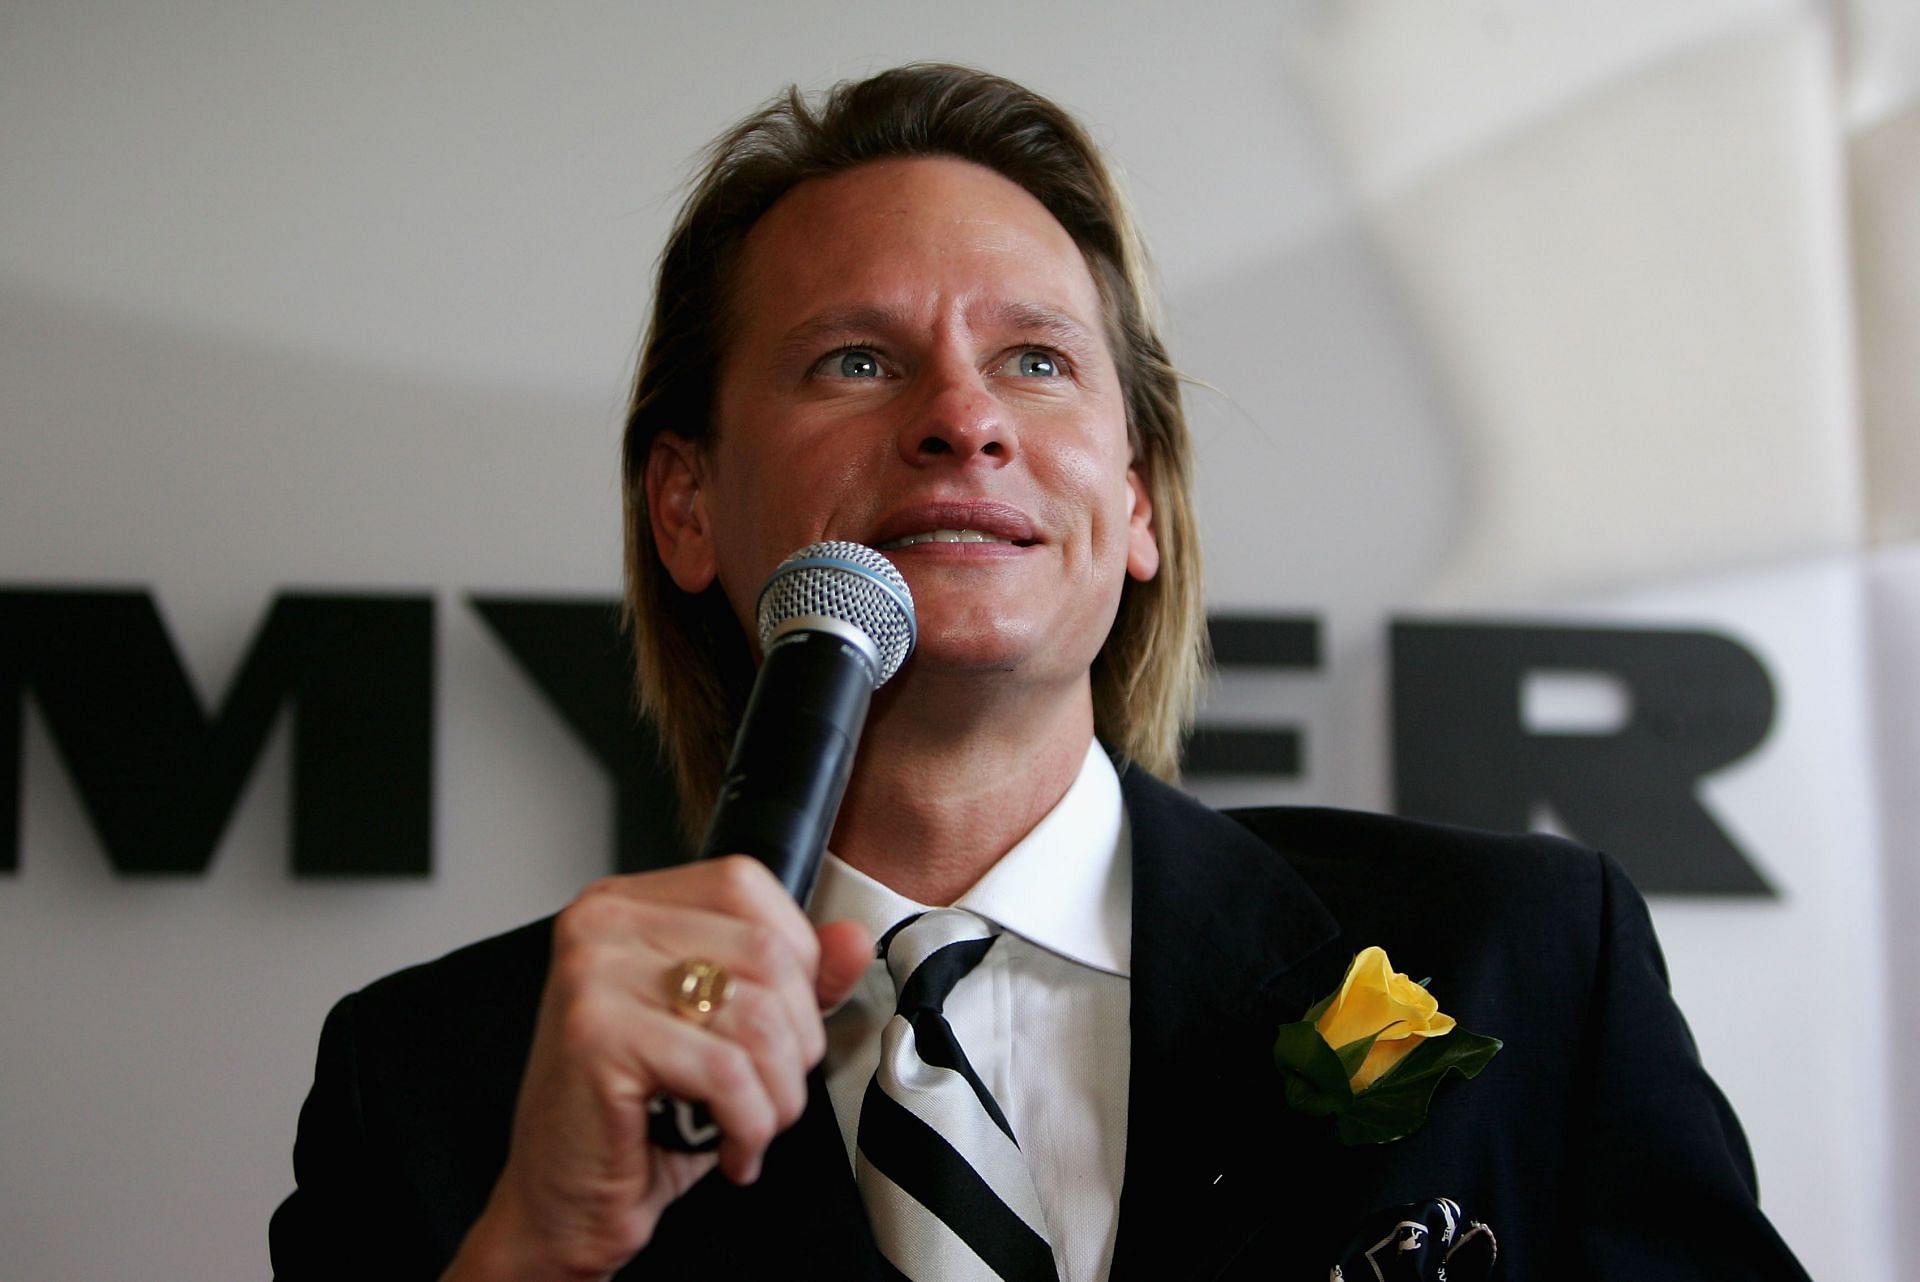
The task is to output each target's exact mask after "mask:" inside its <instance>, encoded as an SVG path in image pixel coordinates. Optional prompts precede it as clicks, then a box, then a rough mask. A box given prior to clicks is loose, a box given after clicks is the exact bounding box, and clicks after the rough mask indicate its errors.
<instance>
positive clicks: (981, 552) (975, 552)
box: [878, 543, 1034, 561]
mask: <svg viewBox="0 0 1920 1282" xmlns="http://www.w3.org/2000/svg"><path fill="white" fill-rule="evenodd" d="M1033 548H1034V545H1033V544H1028V545H1027V546H1025V547H1022V546H1020V545H1019V544H1017V543H910V544H908V545H907V546H906V547H903V548H880V549H878V551H879V552H880V554H881V555H882V556H885V557H889V558H891V559H893V560H896V561H897V560H899V559H900V558H901V557H916V558H917V557H938V558H940V559H941V560H965V561H972V560H980V559H986V560H996V559H999V558H1002V557H1009V556H1018V555H1020V554H1021V553H1023V552H1031V551H1032V550H1033Z"/></svg>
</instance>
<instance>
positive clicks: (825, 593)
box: [698, 542, 918, 906]
mask: <svg viewBox="0 0 1920 1282" xmlns="http://www.w3.org/2000/svg"><path fill="white" fill-rule="evenodd" d="M757 613H758V616H759V625H760V650H761V653H762V655H763V656H764V659H763V661H762V662H761V665H760V674H759V676H758V677H756V678H755V679H754V683H753V693H752V695H751V696H750V697H749V698H748V700H747V710H746V714H745V715H744V716H743V717H742V718H741V719H740V732H739V734H738V736H737V737H736V738H735V739H734V741H733V756H732V758H731V759H730V760H729V761H728V762H727V773H726V777H725V779H724V780H723V781H722V783H721V785H720V798H719V800H718V802H716V803H715V805H714V808H713V815H712V817H711V818H710V819H709V821H708V823H707V832H706V836H705V837H704V838H703V839H702V840H701V842H700V852H699V855H698V858H701V859H712V858H715V857H716V856H719V855H730V854H736V853H739V854H747V855H751V856H753V857H754V858H755V859H758V860H759V861H760V862H761V863H763V864H765V865H766V866H767V867H768V868H770V869H771V870H772V871H773V875H774V876H776V877H778V878H779V879H780V884H781V885H783V886H785V887H786V888H787V891H788V893H789V894H791V895H792V896H793V897H794V899H795V900H797V901H798V902H799V903H800V904H801V905H802V906H805V904H806V902H807V900H808V898H809V897H810V896H811V895H812V894H813V882H814V878H815V877H816V876H817V875H818V874H819V871H820V857H821V855H822V853H823V852H824V851H825V850H826V846H827V838H828V836H829V835H831V834H832V832H833V821H834V818H835V816H837V815H838V814H839V813H840V799H841V797H842V796H844V795H845V793H846V790H847V776H848V775H849V774H850V773H852V770H853V757H854V753H855V752H856V751H857V750H858V748H859V746H860V731H861V729H862V727H864V726H865V724H866V720H867V705H868V703H869V702H870V701H871V700H872V698H873V692H874V690H875V689H877V688H878V687H880V686H882V685H884V684H886V682H887V681H888V680H889V679H890V678H891V677H892V676H893V674H894V673H896V672H898V671H899V670H900V665H901V664H902V663H904V662H906V658H907V655H908V654H910V653H911V652H912V650H913V643H914V640H915V638H916V636H917V635H918V631H917V625H916V623H915V621H914V616H913V594H912V593H911V592H909V591H908V590H907V581H906V580H905V579H903V578H901V577H900V571H899V570H897V569H895V568H894V565H893V562H891V561H889V560H887V558H886V557H884V556H882V555H880V553H878V552H876V551H874V550H873V549H872V548H870V547H865V546H863V545H862V544H859V543H841V542H833V543H814V544H811V545H809V546H807V547H803V548H801V549H800V550H799V551H798V552H795V553H794V554H793V555H792V556H790V557H788V558H787V559H786V560H784V561H782V562H781V563H780V564H779V565H778V566H776V567H775V568H774V571H773V573H772V574H771V575H769V576H768V577H767V582H766V584H765V586H763V587H762V588H761V589H760V599H759V604H758V607H757Z"/></svg>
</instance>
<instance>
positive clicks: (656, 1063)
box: [634, 1007, 780, 1184]
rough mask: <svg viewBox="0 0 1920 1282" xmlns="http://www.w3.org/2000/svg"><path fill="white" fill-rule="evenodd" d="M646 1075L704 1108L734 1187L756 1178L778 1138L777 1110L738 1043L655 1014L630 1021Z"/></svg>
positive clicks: (723, 1167) (646, 1013)
mask: <svg viewBox="0 0 1920 1282" xmlns="http://www.w3.org/2000/svg"><path fill="white" fill-rule="evenodd" d="M634 1034H635V1038H636V1040H637V1041H639V1042H641V1043H643V1044H644V1045H645V1046H646V1048H647V1050H646V1052H645V1054H644V1057H643V1058H644V1061H645V1069H646V1070H647V1071H646V1076H648V1077H651V1078H652V1080H653V1081H654V1082H655V1083H657V1084H658V1085H659V1086H660V1087H661V1088H662V1089H664V1090H665V1091H666V1092H667V1093H668V1094H670V1095H672V1096H674V1097H675V1098H676V1099H681V1100H686V1101H689V1102H696V1101H697V1102H699V1103H702V1104H705V1105H706V1106H707V1111H708V1112H710V1113H711V1114H712V1115H713V1121H714V1124H715V1125H716V1126H718V1127H719V1128H720V1133H721V1141H720V1148H719V1158H720V1168H721V1170H722V1171H724V1172H725V1173H726V1176H727V1178H728V1179H730V1180H733V1181H734V1182H735V1183H737V1184H745V1183H751V1182H752V1181H753V1179H754V1178H756V1177H757V1176H758V1174H759V1169H760V1157H761V1155H762V1154H763V1153H765V1151H766V1147H767V1145H768V1144H770V1143H772V1141H773V1137H774V1136H775V1135H776V1134H778V1133H779V1130H780V1126H779V1109H778V1107H777V1106H776V1105H775V1103H774V1100H773V1097H772V1095H771V1094H770V1093H769V1091H768V1089H767V1086H766V1083H765V1081H763V1080H762V1078H761V1076H760V1070H759V1066H758V1065H757V1064H755V1063H754V1060H753V1057H752V1055H750V1054H749V1053H748V1052H747V1050H746V1049H745V1048H744V1047H742V1046H741V1045H740V1044H739V1043H737V1042H734V1041H731V1040H729V1039H727V1038H724V1037H717V1036H714V1035H713V1034H712V1033H710V1032H708V1031H706V1030H704V1029H700V1028H696V1027H694V1026H693V1025H692V1024H689V1023H687V1022H686V1021H685V1020H682V1019H678V1018H676V1017H675V1016H672V1015H669V1014H666V1013H665V1012H661V1011H653V1010H650V1009H647V1008H644V1007H643V1008H641V1010H640V1011H639V1012H637V1014H636V1016H635V1020H634Z"/></svg>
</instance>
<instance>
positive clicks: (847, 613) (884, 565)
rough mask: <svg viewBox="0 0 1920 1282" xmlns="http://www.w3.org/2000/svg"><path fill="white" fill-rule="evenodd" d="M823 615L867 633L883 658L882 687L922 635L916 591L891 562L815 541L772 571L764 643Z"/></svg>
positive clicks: (763, 602) (763, 607)
mask: <svg viewBox="0 0 1920 1282" xmlns="http://www.w3.org/2000/svg"><path fill="white" fill-rule="evenodd" d="M805 615H824V616H826V617H827V618H830V619H837V620H839V621H840V622H841V623H847V624H851V625H853V626H854V627H856V628H858V629H860V631H862V632H863V633H865V634H866V636H867V638H868V639H869V640H870V641H872V642H873V648H874V649H875V650H876V651H877V652H878V653H879V656H880V673H879V678H878V680H876V681H875V683H874V684H876V685H884V684H886V682H887V681H888V680H890V679H891V678H892V677H893V674H894V673H896V672H898V671H899V670H900V665H901V664H903V663H905V662H906V661H907V656H908V655H909V654H911V653H913V643H914V640H915V639H916V638H917V637H918V635H919V629H918V625H917V624H916V623H915V621H914V617H913V593H912V592H910V591H908V590H907V581H906V580H905V579H903V578H901V577H900V571H899V570H897V569H895V568H894V564H893V562H891V561H889V560H887V558H886V557H884V556H882V555H881V554H880V553H878V552H876V551H874V550H873V549H872V548H870V547H868V546H866V545H865V544H864V543H844V542H838V541H835V542H827V543H812V544H808V545H807V546H806V547H803V548H801V549H800V550H799V551H798V552H795V553H794V554H793V555H792V556H790V557H788V558H787V559H786V560H784V561H782V562H781V563H780V564H779V565H778V566H776V567H774V571H773V573H772V574H770V575H768V576H767V582H766V585H765V586H764V587H762V588H761V589H760V605H759V616H760V645H761V648H762V649H765V648H766V647H767V646H768V645H770V644H771V643H772V641H773V634H774V631H775V629H777V628H779V627H780V625H781V624H783V623H786V622H788V621H789V620H792V619H797V618H801V617H802V616H805Z"/></svg>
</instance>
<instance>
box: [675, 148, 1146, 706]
mask: <svg viewBox="0 0 1920 1282" xmlns="http://www.w3.org/2000/svg"><path fill="white" fill-rule="evenodd" d="M732 303H733V307H732V310H733V321H734V325H733V333H732V340H731V342H730V344H729V346H728V349H727V352H726V355H725V357H724V359H723V361H722V364H721V368H720V371H719V384H718V387H717V388H716V395H715V421H714V425H713V426H714V436H713V438H712V442H711V445H710V448H709V450H708V451H707V452H706V453H705V454H700V453H698V452H695V451H693V450H691V449H689V448H686V447H685V445H684V443H683V442H679V441H677V440H671V439H670V440H668V441H666V442H664V443H663V444H662V445H661V446H659V447H657V451H656V466H655V468H654V469H653V470H652V472H653V473H654V474H659V475H660V476H662V477H666V478H672V477H678V483H677V484H666V483H665V482H664V481H663V482H662V484H663V485H665V488H664V490H662V491H661V492H655V488H656V487H655V486H654V484H653V482H654V476H653V475H652V474H650V495H651V497H652V499H653V502H654V506H655V509H656V514H657V515H656V531H658V530H659V529H660V514H661V512H662V509H663V508H665V509H666V510H665V512H664V515H665V517H666V518H667V519H668V520H669V521H671V520H672V519H674V518H675V517H676V515H684V516H685V517H686V518H688V519H687V520H686V521H684V522H683V523H682V533H683V534H684V535H685V537H677V538H662V540H661V546H662V554H663V557H664V559H665V560H666V562H667V566H668V569H669V571H670V572H671V573H672V574H673V576H674V578H675V581H676V582H677V583H678V584H679V586H680V587H681V588H682V589H684V590H688V591H699V590H701V589H702V588H704V587H705V586H706V585H707V584H708V583H710V582H711V581H712V579H713V577H714V576H715V575H717V576H718V578H719V581H720V583H721V585H722V587H723V588H724V589H725V591H726V594H727V597H728V599H729V600H730V601H731V602H732V603H733V606H734V609H735V611H736V613H738V614H739V615H740V617H741V619H742V622H743V624H746V625H748V627H749V634H751V625H750V622H749V621H750V620H751V617H752V610H753V605H754V599H755V596H756V595H757V593H758V591H759V588H760V585H761V583H762V582H763V581H764V580H765V578H766V576H767V574H768V573H769V572H770V571H771V570H772V569H773V567H774V566H775V565H776V564H778V563H779V561H780V560H782V559H783V558H784V557H786V556H787V555H788V554H789V553H791V552H793V551H794V550H795V549H797V548H800V547H803V546H805V545H806V544H809V543H814V542H817V541H819V540H822V539H849V540H852V541H854V542H857V543H867V544H871V545H873V546H875V547H877V548H879V549H881V550H882V551H883V552H885V553H886V555H887V556H888V557H890V558H891V559H892V560H893V562H894V563H895V564H896V565H898V566H899V568H900V572H901V573H902V574H903V575H905V576H906V579H907V582H908V584H909V585H910V586H911V587H912V589H913V596H914V601H915V604H916V607H917V611H918V615H919V621H920V634H921V639H920V645H919V649H918V651H917V652H916V654H917V657H916V659H915V661H914V662H915V667H916V668H919V669H922V670H924V669H926V668H928V667H930V666H933V665H938V666H941V667H959V668H973V669H989V670H1000V671H1009V672H1016V673H1023V674H1026V675H1029V676H1036V677H1038V676H1046V675H1054V676H1064V677H1066V678H1069V679H1082V680H1083V679H1084V678H1085V675H1086V671H1087V668H1088V665H1089V664H1091V662H1092V661H1093V658H1094V656H1095V655H1096V654H1097V653H1098V651H1099V649H1100V646H1101V644H1102V643H1103V641H1104V640H1105V638H1106V635H1107V632H1108V630H1109V628H1110V627H1111V625H1112V622H1113V617H1114V613H1115V610H1116V609H1117V608H1118V604H1119V598H1120V590H1121V586H1122V583H1123V581H1124V579H1125V577H1126V576H1127V575H1132V576H1133V577H1135V578H1140V579H1145V578H1149V577H1151V576H1152V575H1153V573H1154V572H1155V570H1156V569H1157V567H1158V564H1159V560H1158V551H1157V549H1156V547H1155V544H1154V538H1153V530H1152V524H1151V512H1150V509H1149V504H1148V499H1147V490H1146V487H1145V485H1144V483H1143V482H1142V480H1141V478H1140V476H1139V474H1138V472H1137V471H1136V470H1135V468H1134V467H1133V466H1132V458H1131V454H1130V450H1129V447H1128V443H1127V430H1126V414H1125V406H1124V403H1123V401H1122V397H1121V391H1120V384H1119V379H1118V376H1117V374H1116V372H1115V369H1114V363H1113V358H1112V355H1111V353H1110V351H1109V349H1108V345H1107V341H1106V337H1105V333H1106V331H1105V327H1104V324H1103V320H1102V317H1103V311H1102V308H1101V304H1100V298H1099V294H1098V292H1097V291H1096V289H1095V287H1094V283H1093V278H1092V276H1091V274H1090V273H1089V272H1088V270H1087V266H1086V262H1085V260H1084V259H1083V258H1082V256H1081V254H1080V251H1079V248H1078V247H1077V246H1076V245H1075V244H1074V243H1073V240H1072V238H1071V237H1069V236H1068V235H1067V233H1066V231H1065V230H1064V229H1063V228H1062V227H1061V226H1060V225H1059V223H1057V222H1056V221H1055V220H1054V219H1053V217H1052V215H1050V214H1049V213H1047V211H1046V209H1045V208H1044V207H1043V206H1042V205H1041V204H1040V203H1039V202H1038V201H1036V200H1035V199H1034V198H1033V197H1032V196H1030V195H1029V194H1028V193H1027V192H1025V191H1024V190H1022V189H1021V188H1020V187H1019V186H1017V185H1016V184H1014V183H1012V182H1010V181H1008V180H1007V179H1005V178H1003V177H1001V176H1000V175H998V174H996V173H993V172H992V171H990V170H987V169H984V168H981V167H979V166H976V165H973V164H969V163H967V162H964V161H959V160H951V159H944V158H916V159H904V160H887V161H877V162H874V163H871V164H868V165H864V166H862V167H860V168H857V169H853V170H849V171H847V172H844V173H840V174H837V175H834V176H832V177H828V178H820V179H813V180H810V181H808V182H805V183H802V184H801V185H800V186H798V187H796V188H794V189H793V190H792V191H791V192H789V193H788V194H787V195H786V196H784V197H783V198H782V199H781V200H780V201H779V202H778V203H777V204H776V205H775V206H774V207H773V208H772V209H771V210H770V211H769V212H768V213H767V214H766V215H765V216H764V217H763V218H762V219H761V220H760V221H759V223H757V224H756V225H755V226H754V228H753V230H752V232H751V233H750V234H749V235H748V237H747V240H746V244H745V246H744V249H743V253H742V257H741V262H740V272H739V275H738V279H737V281H736V284H735V286H734V292H733V300H732ZM661 450H664V451H667V452H668V454H669V455H670V456H671V457H669V458H668V459H666V460H664V462H665V465H666V466H665V467H664V469H663V468H662V466H661V463H662V462H663V460H661V459H660V457H659V455H658V451H661ZM959 532H964V533H959ZM956 540H958V541H956Z"/></svg>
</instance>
